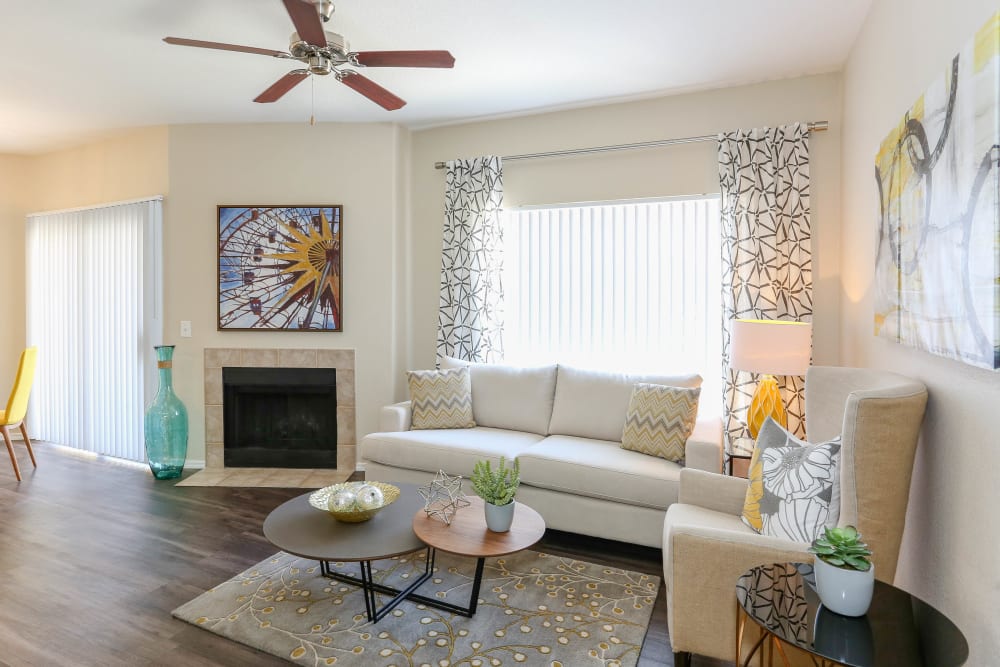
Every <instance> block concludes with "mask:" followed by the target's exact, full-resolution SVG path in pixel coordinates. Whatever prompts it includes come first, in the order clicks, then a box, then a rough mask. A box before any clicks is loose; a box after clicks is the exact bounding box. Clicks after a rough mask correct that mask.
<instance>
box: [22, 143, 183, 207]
mask: <svg viewBox="0 0 1000 667" xmlns="http://www.w3.org/2000/svg"><path fill="white" fill-rule="evenodd" d="M167 132H168V130H167V128H166V127H165V126H160V127H150V128H142V129H138V130H130V131H126V132H122V133H120V134H117V135H115V136H113V137H111V138H109V139H106V140H104V141H100V142H97V143H92V144H87V145H84V146H79V147H76V148H70V149H67V150H63V151H56V152H53V153H45V154H42V155H39V156H35V157H33V158H31V159H30V186H31V187H30V193H29V196H30V201H31V212H36V211H53V210H58V209H64V208H75V207H77V206H92V205H95V204H106V203H109V202H115V201H123V200H127V199H137V198H140V197H149V196H152V195H166V194H167V188H168V186H169V183H168V181H167V158H168V156H167Z"/></svg>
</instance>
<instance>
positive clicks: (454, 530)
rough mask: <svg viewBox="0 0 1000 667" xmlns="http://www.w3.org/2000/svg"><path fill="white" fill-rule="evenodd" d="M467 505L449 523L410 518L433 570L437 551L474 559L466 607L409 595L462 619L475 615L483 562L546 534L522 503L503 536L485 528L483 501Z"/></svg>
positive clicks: (539, 517) (422, 516)
mask: <svg viewBox="0 0 1000 667" xmlns="http://www.w3.org/2000/svg"><path fill="white" fill-rule="evenodd" d="M469 502H470V505H469V507H463V508H462V509H461V510H459V511H458V512H456V513H455V515H454V516H453V517H452V519H451V523H450V524H447V523H445V522H444V521H441V520H439V519H435V518H432V517H429V516H427V514H426V513H425V512H424V511H423V510H420V511H419V512H417V513H416V514H415V515H414V516H413V532H414V533H415V534H416V536H417V537H418V538H420V539H421V540H422V541H423V542H424V543H425V544H427V546H429V547H430V548H431V569H432V570H433V558H434V553H435V552H436V551H438V550H440V551H445V552H447V553H451V554H456V555H458V556H469V557H471V558H475V559H476V576H475V577H474V578H473V580H472V594H471V595H470V596H469V605H468V606H467V607H461V606H458V605H454V604H451V603H446V602H441V601H440V600H432V599H430V598H424V597H423V596H417V595H411V596H410V599H412V600H416V601H418V602H424V603H425V604H433V606H435V607H437V608H439V609H444V610H447V611H450V612H452V613H455V614H462V615H463V616H472V615H473V614H475V613H476V606H477V605H478V604H479V587H480V585H481V584H482V582H483V567H484V565H485V564H486V559H487V558H495V557H497V556H505V555H507V554H512V553H514V552H516V551H521V550H523V549H527V548H528V547H530V546H532V545H533V544H535V543H536V542H538V540H540V539H542V535H544V534H545V519H543V518H542V515H540V514H539V513H538V512H536V511H535V510H533V509H531V508H530V507H528V506H527V505H525V504H524V503H517V505H516V506H515V507H514V522H513V523H512V524H511V526H510V530H509V531H507V532H505V533H494V532H493V531H492V530H490V529H488V528H487V527H486V518H485V516H484V515H483V501H482V499H481V498H479V497H477V496H471V497H469Z"/></svg>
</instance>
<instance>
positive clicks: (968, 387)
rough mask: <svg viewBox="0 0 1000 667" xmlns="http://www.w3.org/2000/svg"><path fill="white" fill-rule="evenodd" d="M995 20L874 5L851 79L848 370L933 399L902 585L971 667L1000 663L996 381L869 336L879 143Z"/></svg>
mask: <svg viewBox="0 0 1000 667" xmlns="http://www.w3.org/2000/svg"><path fill="white" fill-rule="evenodd" d="M996 9H997V7H996V3H995V2H994V1H993V0H955V1H954V2H948V3H944V2H930V1H928V0H923V1H921V2H912V1H911V0H879V1H878V2H874V3H873V4H872V9H871V13H870V15H869V16H868V19H867V21H866V23H865V25H864V28H863V30H862V33H861V35H860V37H859V38H858V41H857V43H856V45H855V47H854V49H853V51H852V53H851V57H850V60H849V62H848V65H847V67H846V70H845V73H844V135H843V169H844V173H843V188H844V205H843V214H844V218H843V238H842V245H843V248H844V252H843V253H842V270H843V287H844V294H843V302H842V306H841V308H842V312H843V325H842V332H841V337H842V341H841V343H842V352H843V361H844V363H845V364H850V365H860V366H871V367H876V368H885V369H890V370H894V371H897V372H900V373H903V374H906V375H909V376H912V377H915V378H919V379H921V380H923V381H924V382H925V383H926V384H927V385H928V387H929V390H930V403H929V405H928V411H927V418H926V421H925V423H924V432H923V439H922V442H921V444H920V447H919V449H918V452H917V462H916V468H915V470H914V473H913V486H912V491H911V493H910V505H909V513H908V515H907V525H906V533H905V537H904V544H903V552H902V555H901V561H900V568H899V571H898V573H897V575H896V582H897V584H899V585H900V586H902V587H903V588H905V589H907V590H909V591H911V592H912V593H914V594H916V595H918V596H920V597H922V598H924V599H925V600H927V601H928V602H930V603H932V604H934V605H935V606H937V607H939V608H940V609H941V610H942V611H944V612H945V613H947V614H948V615H949V616H951V618H952V619H954V620H955V621H956V622H957V623H958V624H959V626H960V627H961V628H962V630H963V631H964V632H965V634H966V636H967V637H968V639H969V642H970V644H971V647H972V657H971V659H970V661H969V663H968V664H970V665H987V664H996V661H997V659H998V658H997V656H998V655H1000V614H998V611H997V595H998V594H1000V569H998V567H997V565H998V563H1000V556H998V555H997V544H1000V512H997V511H996V504H997V503H996V499H997V491H996V489H997V483H996V474H995V469H996V461H997V455H998V453H1000V450H998V446H1000V438H998V435H997V434H998V433H1000V410H998V409H997V408H998V406H1000V376H998V375H997V374H996V373H993V372H990V371H985V370H979V369H976V368H973V367H972V366H968V365H965V364H962V363H959V362H956V361H950V360H946V359H943V358H940V357H935V356H933V355H930V354H928V353H926V352H921V351H917V350H914V349H911V348H907V347H903V346H901V345H896V344H893V343H891V342H887V341H885V340H883V339H880V338H875V337H874V335H873V334H872V331H873V313H874V310H873V304H872V290H871V282H872V275H873V271H874V256H875V250H874V244H875V230H876V227H875V225H876V210H877V209H876V206H877V201H878V200H877V196H876V191H875V182H874V178H873V171H874V170H873V166H874V160H875V152H876V150H877V148H878V145H879V143H880V142H881V140H882V138H883V137H884V136H885V135H886V134H887V133H888V131H889V130H890V129H891V128H892V127H894V126H895V125H896V123H897V122H898V121H899V119H900V117H901V116H902V114H903V113H904V112H905V111H906V110H907V109H909V108H910V106H911V105H912V104H913V102H914V101H915V100H916V98H917V96H918V95H919V94H920V93H921V92H923V90H924V89H925V88H926V87H927V86H928V85H929V84H930V83H931V82H932V81H933V80H934V79H935V78H937V77H938V76H939V75H940V74H941V73H942V72H943V71H944V70H945V68H946V66H947V65H948V64H949V63H950V61H951V58H952V57H953V56H954V54H955V53H956V52H957V51H958V49H959V48H960V46H961V45H962V44H963V43H964V42H965V40H966V39H967V38H968V37H969V36H971V35H972V34H973V32H974V31H975V30H977V29H978V28H979V27H980V26H981V25H982V24H983V23H984V22H985V21H986V19H987V18H988V17H989V16H990V15H991V14H992V13H993V12H994V11H996Z"/></svg>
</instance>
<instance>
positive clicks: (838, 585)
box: [813, 558, 875, 616]
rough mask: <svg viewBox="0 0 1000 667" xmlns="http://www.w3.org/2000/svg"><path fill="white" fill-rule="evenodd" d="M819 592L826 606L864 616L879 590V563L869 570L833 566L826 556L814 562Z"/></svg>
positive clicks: (833, 609)
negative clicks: (877, 588)
mask: <svg viewBox="0 0 1000 667" xmlns="http://www.w3.org/2000/svg"><path fill="white" fill-rule="evenodd" d="M813 568H814V569H815V571H816V592H817V593H819V599H820V601H821V602H822V603H823V606H824V607H826V608H827V609H829V610H830V611H835V612H837V613H838V614H843V615H844V616H864V615H865V614H866V613H867V612H868V607H869V605H871V603H872V592H873V591H874V590H875V564H874V563H873V564H872V566H871V567H870V568H868V571H867V572H860V571H858V570H854V569H846V568H842V567H837V566H836V565H830V564H829V563H827V562H826V561H824V560H823V559H822V558H816V562H815V563H814V564H813Z"/></svg>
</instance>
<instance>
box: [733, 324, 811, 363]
mask: <svg viewBox="0 0 1000 667" xmlns="http://www.w3.org/2000/svg"><path fill="white" fill-rule="evenodd" d="M811 352H812V324H810V323H809V322H785V321H778V320H733V327H732V336H731V338H730V343H729V367H730V368H733V369H736V370H739V371H749V372H751V373H767V374H769V375H805V374H806V370H807V369H808V368H809V358H810V357H811V356H812V355H811Z"/></svg>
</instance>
